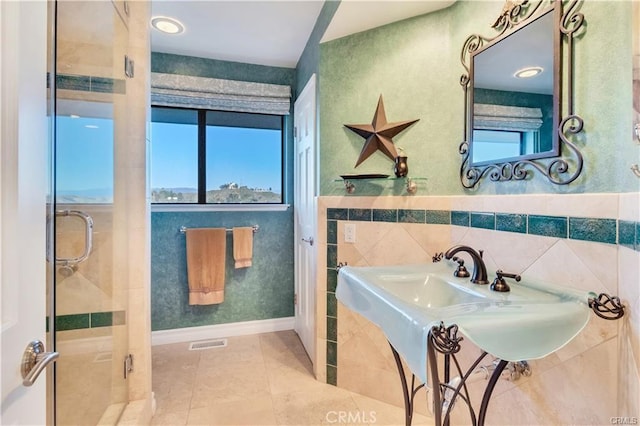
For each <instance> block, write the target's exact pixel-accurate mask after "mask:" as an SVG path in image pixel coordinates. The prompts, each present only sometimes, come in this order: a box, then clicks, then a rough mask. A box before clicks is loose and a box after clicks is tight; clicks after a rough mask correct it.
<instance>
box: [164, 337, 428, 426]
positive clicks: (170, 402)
mask: <svg viewBox="0 0 640 426" xmlns="http://www.w3.org/2000/svg"><path fill="white" fill-rule="evenodd" d="M153 390H154V392H155V396H156V401H157V409H156V414H155V416H154V418H153V420H152V423H151V424H152V425H171V426H174V425H330V424H335V425H344V424H355V425H368V424H372V425H402V424H404V409H402V408H398V407H395V406H392V405H389V404H385V403H382V402H379V401H377V400H374V399H371V398H367V397H365V396H362V395H358V394H356V393H353V392H349V391H347V390H344V389H340V388H337V387H335V386H331V385H327V384H324V383H320V382H318V381H316V380H315V379H314V377H313V375H312V367H311V362H310V361H309V358H308V357H307V355H306V353H305V351H304V348H303V347H302V344H301V343H300V340H299V339H298V337H297V335H296V334H295V332H293V331H281V332H275V333H265V334H259V335H252V336H242V337H232V338H229V339H228V344H227V347H224V348H215V349H208V350H200V351H189V350H188V343H177V344H172V345H162V346H154V347H153ZM413 424H414V425H426V424H433V420H432V419H430V418H427V417H424V416H420V415H416V416H415V417H414V421H413Z"/></svg>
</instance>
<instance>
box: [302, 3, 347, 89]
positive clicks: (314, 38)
mask: <svg viewBox="0 0 640 426" xmlns="http://www.w3.org/2000/svg"><path fill="white" fill-rule="evenodd" d="M339 5H340V0H327V1H325V2H324V5H322V10H320V14H319V15H318V19H317V20H316V24H315V25H314V27H313V31H312V32H311V35H310V36H309V40H307V44H306V45H305V47H304V50H303V51H302V55H300V59H299V60H298V64H297V66H296V91H295V95H294V98H297V97H298V95H299V94H300V92H302V89H304V86H305V84H307V81H309V78H310V77H311V76H312V75H313V74H314V73H316V74H318V71H319V67H320V39H321V38H322V36H323V35H324V32H325V31H326V30H327V27H328V26H329V24H330V23H331V19H332V18H333V15H335V13H336V10H338V6H339ZM316 89H317V88H316Z"/></svg>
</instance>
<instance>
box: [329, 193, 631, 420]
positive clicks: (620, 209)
mask: <svg viewBox="0 0 640 426" xmlns="http://www.w3.org/2000/svg"><path fill="white" fill-rule="evenodd" d="M318 205H319V211H318V218H319V222H318V238H319V241H320V246H319V259H318V263H319V264H320V265H321V266H322V265H324V267H321V268H319V270H320V273H319V276H318V283H317V287H318V311H317V314H318V319H319V320H318V326H317V327H318V334H317V335H318V345H317V347H318V348H319V349H318V353H317V354H316V357H317V360H318V364H317V365H318V368H317V375H318V379H319V380H323V381H326V382H327V383H330V384H334V385H337V386H339V387H344V388H346V389H349V390H352V391H355V392H359V393H362V394H364V395H367V396H370V397H373V398H376V399H380V400H383V401H385V402H389V403H392V404H395V405H402V397H401V390H400V385H399V380H398V377H397V372H396V368H395V364H394V361H393V358H392V356H391V352H390V350H389V348H388V344H387V342H386V338H385V337H384V335H383V334H382V333H381V332H380V331H379V329H377V328H376V327H375V326H373V325H372V324H371V323H369V322H368V321H367V320H365V319H364V318H362V317H360V316H359V315H357V314H355V313H353V312H351V311H349V310H348V309H346V308H345V307H344V306H342V305H341V304H340V303H339V302H338V301H337V300H336V298H335V289H336V285H337V274H336V266H337V265H338V263H340V262H342V263H345V262H347V263H348V264H349V265H354V266H366V265H371V266H373V265H382V264H411V263H423V262H425V261H431V258H432V256H433V255H435V254H436V253H439V252H442V251H445V250H446V249H447V248H449V247H450V246H452V245H454V244H467V245H471V246H473V247H476V248H480V249H484V253H485V262H486V263H487V268H488V269H489V271H495V270H497V269H504V270H507V271H509V272H516V273H520V274H522V275H524V276H527V277H532V278H535V279H541V280H546V281H550V282H556V283H558V284H561V285H568V286H571V287H575V288H579V289H583V290H586V291H595V292H607V293H610V294H615V295H619V296H620V297H621V298H622V300H623V301H624V303H625V304H626V306H627V314H628V315H627V316H626V318H625V319H624V320H623V321H619V322H608V321H602V320H599V319H598V318H595V317H594V318H593V320H590V322H589V325H588V326H587V328H586V329H585V330H584V331H583V332H582V333H581V334H580V335H579V336H578V337H577V338H576V339H574V340H573V341H572V342H571V343H570V344H568V345H567V346H566V347H564V348H562V349H561V350H559V351H558V352H556V353H554V354H552V355H550V356H548V357H545V358H543V359H541V360H536V361H533V362H532V365H533V367H534V374H533V376H532V377H530V378H526V379H524V380H521V381H519V382H514V383H511V382H503V383H501V384H500V386H499V387H498V388H496V391H495V393H494V400H495V401H500V404H498V403H497V402H496V403H494V404H495V405H492V410H490V417H489V419H488V421H490V422H492V423H496V424H500V423H505V422H506V423H509V424H539V423H541V422H542V423H549V422H551V423H554V422H555V423H558V422H559V423H571V422H573V423H581V424H587V423H606V422H608V421H609V418H610V417H615V416H621V415H625V414H627V415H634V413H635V415H636V416H637V414H638V403H637V402H636V401H637V400H638V389H637V388H638V386H637V380H635V381H634V379H637V378H638V370H639V368H638V363H639V361H638V360H640V351H639V349H638V334H639V327H638V318H639V317H640V314H639V311H640V296H639V295H638V290H637V289H636V288H637V283H638V272H637V269H638V264H639V263H638V262H639V260H640V245H639V241H638V238H639V235H640V233H639V232H638V229H639V222H640V220H639V219H640V214H639V213H638V194H590V195H514V196H477V197H460V196H452V197H321V198H320V199H319V203H318ZM347 222H350V223H355V224H356V226H357V231H356V243H344V224H345V223H347ZM325 256H326V257H325ZM634 271H635V272H634ZM466 343H467V347H466V348H465V350H466V352H467V354H466V355H463V358H466V357H471V356H472V355H473V353H475V351H477V348H475V347H473V346H472V345H470V342H466ZM322 365H326V368H325V369H323V368H320V366H322ZM338 367H340V368H338ZM369 377H370V378H371V379H368V378H369ZM633 383H636V385H633ZM476 392H477V391H476ZM617 395H619V396H617ZM476 400H477V398H476ZM503 403H504V404H506V405H510V404H518V405H521V404H522V405H524V404H526V407H527V408H526V409H525V410H524V411H523V412H521V413H519V414H517V417H513V416H514V414H510V413H509V412H508V411H505V410H501V409H500V407H497V406H498V405H500V406H502V405H504V404H503ZM423 405H426V404H423ZM567 407H571V408H575V409H572V410H568V409H567ZM425 410H426V406H424V407H419V411H423V412H424V411H425ZM491 412H492V413H491ZM629 413H630V414H629ZM456 416H462V417H459V420H460V421H464V419H465V418H464V416H463V414H462V413H457V414H456ZM491 416H497V417H494V419H493V421H492V420H491Z"/></svg>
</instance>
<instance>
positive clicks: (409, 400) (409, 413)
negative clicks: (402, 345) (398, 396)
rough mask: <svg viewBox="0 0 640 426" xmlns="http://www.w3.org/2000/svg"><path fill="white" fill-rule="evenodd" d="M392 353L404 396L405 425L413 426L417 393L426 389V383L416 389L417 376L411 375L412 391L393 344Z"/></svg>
mask: <svg viewBox="0 0 640 426" xmlns="http://www.w3.org/2000/svg"><path fill="white" fill-rule="evenodd" d="M389 346H391V352H393V358H394V359H395V360H396V366H397V367H398V373H399V374H400V382H401V383H402V395H403V396H404V424H405V426H411V422H412V420H413V407H414V404H413V402H414V399H415V396H416V393H417V392H418V391H419V390H420V389H422V388H423V387H424V383H422V384H420V385H418V386H417V387H416V385H415V384H416V383H415V380H416V376H415V375H413V374H412V375H411V390H409V385H408V383H407V377H406V376H405V375H404V368H403V367H402V361H401V360H400V355H399V354H398V351H396V349H395V348H394V347H393V345H392V344H391V343H389Z"/></svg>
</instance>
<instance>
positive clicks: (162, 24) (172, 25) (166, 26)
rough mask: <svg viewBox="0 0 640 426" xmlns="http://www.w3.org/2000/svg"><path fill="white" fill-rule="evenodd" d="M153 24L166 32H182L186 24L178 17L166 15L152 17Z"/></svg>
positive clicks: (157, 28)
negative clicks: (177, 18)
mask: <svg viewBox="0 0 640 426" xmlns="http://www.w3.org/2000/svg"><path fill="white" fill-rule="evenodd" d="M151 26H152V27H153V28H155V29H156V30H158V31H161V32H163V33H166V34H180V33H182V32H184V25H182V23H181V22H180V21H178V20H176V19H173V18H167V17H166V16H156V17H155V18H152V19H151Z"/></svg>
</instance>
